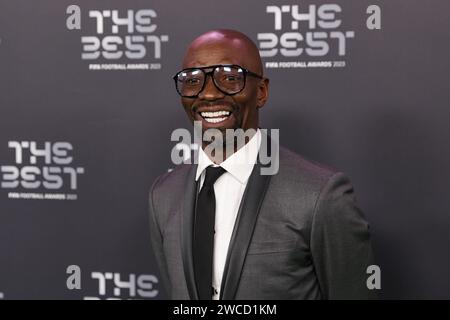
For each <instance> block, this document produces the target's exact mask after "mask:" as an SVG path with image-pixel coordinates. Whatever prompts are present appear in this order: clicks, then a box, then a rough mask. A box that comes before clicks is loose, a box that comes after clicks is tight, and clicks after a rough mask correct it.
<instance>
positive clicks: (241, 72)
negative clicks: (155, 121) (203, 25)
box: [173, 64, 263, 98]
mask: <svg viewBox="0 0 450 320" xmlns="http://www.w3.org/2000/svg"><path fill="white" fill-rule="evenodd" d="M209 69H212V70H210V71H205V70H209ZM208 75H210V76H211V78H212V80H213V83H214V85H215V86H216V88H217V89H218V90H219V91H220V92H222V93H225V94H226V95H229V96H232V95H235V94H237V93H239V92H241V91H242V90H244V88H245V82H246V78H247V76H252V77H255V78H258V79H263V77H262V76H260V75H258V74H256V73H254V72H251V71H250V70H247V69H245V68H243V67H241V66H238V65H235V64H228V65H222V64H220V65H213V66H208V67H199V68H188V69H184V70H181V71H180V72H178V73H177V74H176V75H175V76H174V77H173V80H175V87H176V89H177V92H178V93H179V94H180V96H182V97H184V98H197V97H198V95H199V94H200V92H202V91H203V89H204V88H205V84H206V79H207V77H208Z"/></svg>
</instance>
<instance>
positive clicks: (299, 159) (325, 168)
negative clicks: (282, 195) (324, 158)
mask: <svg viewBox="0 0 450 320" xmlns="http://www.w3.org/2000/svg"><path fill="white" fill-rule="evenodd" d="M279 152H280V153H279V155H280V160H279V171H278V173H277V174H276V175H275V176H274V177H273V178H272V180H273V182H275V183H279V184H280V185H282V186H284V189H285V190H292V191H294V192H295V191H296V190H310V191H319V190H320V189H321V188H322V187H323V186H324V185H325V184H326V183H327V182H328V181H329V179H330V178H331V177H332V176H334V175H335V174H337V173H338V172H339V170H337V169H336V168H333V167H331V166H329V165H325V164H322V163H319V162H317V161H314V160H311V159H308V158H307V157H305V156H303V155H300V154H298V153H296V152H294V151H292V150H290V149H288V148H286V147H283V146H280V147H279Z"/></svg>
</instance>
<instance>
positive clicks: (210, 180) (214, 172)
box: [203, 166, 225, 188]
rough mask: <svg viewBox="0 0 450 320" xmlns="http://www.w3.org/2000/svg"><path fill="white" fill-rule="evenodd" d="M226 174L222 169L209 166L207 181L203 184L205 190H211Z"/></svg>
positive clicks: (206, 174) (206, 175)
mask: <svg viewBox="0 0 450 320" xmlns="http://www.w3.org/2000/svg"><path fill="white" fill-rule="evenodd" d="M224 172H225V169H224V168H222V167H213V166H209V167H207V168H206V173H205V181H204V182H203V188H210V187H212V186H213V185H214V183H215V182H216V180H217V179H219V177H220V176H221V175H222V174H223V173H224Z"/></svg>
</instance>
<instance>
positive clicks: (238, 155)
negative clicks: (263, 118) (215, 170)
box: [195, 129, 261, 184]
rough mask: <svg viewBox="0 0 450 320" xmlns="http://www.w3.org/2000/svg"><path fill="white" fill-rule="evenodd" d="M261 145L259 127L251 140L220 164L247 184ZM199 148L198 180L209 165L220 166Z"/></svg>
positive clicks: (196, 178)
mask: <svg viewBox="0 0 450 320" xmlns="http://www.w3.org/2000/svg"><path fill="white" fill-rule="evenodd" d="M260 145H261V132H260V130H259V129H258V130H257V131H256V134H255V135H254V136H253V137H252V138H251V139H250V141H249V142H247V143H246V144H245V145H244V146H243V147H241V148H240V149H239V150H238V151H237V152H235V153H233V154H232V155H231V156H230V157H228V158H227V159H226V160H225V161H224V162H222V163H221V164H220V165H219V166H220V167H222V168H224V169H225V170H226V171H227V172H228V173H230V174H231V175H232V176H233V177H234V178H235V179H236V180H238V181H239V182H240V183H242V184H245V183H246V182H247V180H248V178H249V177H250V174H251V173H252V170H253V166H254V165H255V163H256V159H257V157H258V152H259V147H260ZM199 149H200V150H199V152H198V166H197V173H196V176H195V180H196V181H197V180H198V179H199V178H200V176H201V174H202V173H203V171H204V170H205V169H206V168H207V167H208V166H214V167H217V166H218V165H217V164H215V163H214V162H212V161H211V159H210V158H209V157H208V156H207V155H206V153H205V151H203V149H202V148H201V147H200V146H199Z"/></svg>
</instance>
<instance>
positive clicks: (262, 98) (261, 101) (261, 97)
mask: <svg viewBox="0 0 450 320" xmlns="http://www.w3.org/2000/svg"><path fill="white" fill-rule="evenodd" d="M267 99H269V79H268V78H264V79H262V80H261V81H260V82H259V84H258V96H257V100H258V101H257V106H258V108H262V107H263V106H264V105H265V104H266V101H267Z"/></svg>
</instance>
